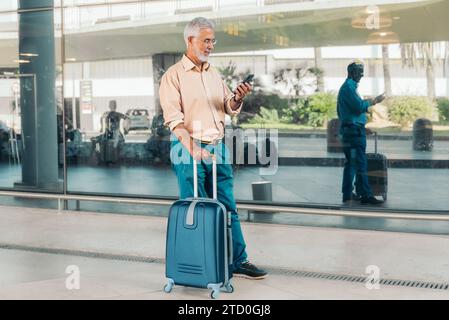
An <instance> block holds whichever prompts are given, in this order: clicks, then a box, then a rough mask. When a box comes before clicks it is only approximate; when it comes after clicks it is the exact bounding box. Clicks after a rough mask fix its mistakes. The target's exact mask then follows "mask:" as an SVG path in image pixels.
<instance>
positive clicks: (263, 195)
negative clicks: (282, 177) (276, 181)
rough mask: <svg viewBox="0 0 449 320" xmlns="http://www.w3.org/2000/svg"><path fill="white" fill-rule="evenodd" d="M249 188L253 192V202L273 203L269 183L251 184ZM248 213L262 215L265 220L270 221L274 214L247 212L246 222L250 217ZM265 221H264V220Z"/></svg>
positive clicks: (269, 212) (268, 212)
mask: <svg viewBox="0 0 449 320" xmlns="http://www.w3.org/2000/svg"><path fill="white" fill-rule="evenodd" d="M251 188H252V191H253V200H256V201H257V200H258V201H268V202H271V201H273V192H272V184H271V181H258V182H253V183H251ZM250 213H262V214H264V215H266V214H268V215H266V216H265V218H267V219H269V220H271V219H272V214H273V213H274V212H271V211H253V212H251V211H248V220H249V217H250ZM265 220H266V219H265Z"/></svg>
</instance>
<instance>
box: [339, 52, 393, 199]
mask: <svg viewBox="0 0 449 320" xmlns="http://www.w3.org/2000/svg"><path fill="white" fill-rule="evenodd" d="M363 69H364V68H363V63H362V62H361V61H358V60H357V61H355V62H352V63H351V64H349V65H348V78H347V79H346V81H345V82H344V83H343V85H342V86H341V88H340V91H339V92H338V100H337V113H338V118H339V119H340V123H341V127H340V135H341V138H342V143H343V151H344V153H345V157H346V161H345V166H344V170H343V185H342V193H343V203H349V202H350V201H352V200H360V203H361V204H380V203H382V201H381V200H378V199H376V198H375V197H374V196H373V193H372V191H371V187H370V185H369V183H368V176H367V170H368V164H367V159H366V131H367V130H366V129H365V124H366V121H367V117H366V113H367V112H371V110H372V106H374V105H375V104H377V103H380V102H382V100H384V99H385V96H384V95H379V96H377V97H376V98H374V99H366V100H363V99H362V98H361V97H360V95H359V93H358V92H357V87H358V84H359V82H360V79H362V77H363ZM354 176H355V177H356V179H355V187H356V194H355V193H353V188H354V187H353V182H354Z"/></svg>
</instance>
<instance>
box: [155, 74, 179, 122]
mask: <svg viewBox="0 0 449 320" xmlns="http://www.w3.org/2000/svg"><path fill="white" fill-rule="evenodd" d="M170 71H171V70H170V69H169V70H168V71H167V72H166V73H165V74H164V75H163V76H162V78H161V82H160V86H159V99H160V101H161V108H162V112H163V115H164V124H165V125H168V126H169V127H170V130H171V131H173V129H174V128H175V127H176V126H177V125H178V124H180V123H184V113H183V110H182V105H181V94H180V88H179V81H178V78H177V76H176V73H175V72H170Z"/></svg>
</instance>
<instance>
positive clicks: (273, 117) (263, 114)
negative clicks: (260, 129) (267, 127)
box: [248, 107, 280, 124]
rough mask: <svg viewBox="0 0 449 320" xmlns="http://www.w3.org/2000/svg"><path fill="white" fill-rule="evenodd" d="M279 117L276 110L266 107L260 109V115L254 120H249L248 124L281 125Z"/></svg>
mask: <svg viewBox="0 0 449 320" xmlns="http://www.w3.org/2000/svg"><path fill="white" fill-rule="evenodd" d="M279 122H280V119H279V115H278V111H277V110H276V109H268V108H265V107H261V108H260V112H259V114H257V115H256V116H255V117H254V118H253V119H251V120H249V121H248V123H251V124H268V123H271V124H275V123H279Z"/></svg>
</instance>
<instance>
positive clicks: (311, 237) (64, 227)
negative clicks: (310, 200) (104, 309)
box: [0, 206, 449, 299]
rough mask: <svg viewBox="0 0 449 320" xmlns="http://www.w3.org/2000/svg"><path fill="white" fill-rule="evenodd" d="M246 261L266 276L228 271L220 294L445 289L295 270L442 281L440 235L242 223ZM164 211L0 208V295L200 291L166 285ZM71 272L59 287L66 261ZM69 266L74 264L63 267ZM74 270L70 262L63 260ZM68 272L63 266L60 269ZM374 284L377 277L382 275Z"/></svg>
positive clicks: (195, 295) (190, 294) (371, 295)
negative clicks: (229, 288) (228, 287)
mask: <svg viewBox="0 0 449 320" xmlns="http://www.w3.org/2000/svg"><path fill="white" fill-rule="evenodd" d="M242 228H243V231H244V234H245V236H246V241H247V243H248V253H249V256H250V258H251V259H252V261H253V262H254V263H256V264H258V265H261V266H263V267H265V268H267V269H268V270H269V271H270V276H269V277H268V278H267V279H265V280H259V281H253V280H247V279H239V278H235V279H234V280H235V281H234V286H235V292H234V293H233V294H224V293H223V294H222V295H221V296H220V299H449V290H448V289H446V290H442V289H428V288H427V289H425V288H412V287H405V286H391V285H386V284H385V285H384V284H381V285H380V289H378V290H375V289H373V290H369V289H367V288H366V286H365V283H364V282H350V281H334V280H320V279H314V278H310V277H306V276H301V275H304V274H303V273H300V272H301V271H309V272H313V273H315V274H318V273H323V274H327V275H330V274H332V275H334V274H335V275H336V276H338V275H340V276H342V275H352V276H359V277H367V276H368V274H367V273H365V272H366V268H367V267H368V266H370V265H374V266H376V268H378V270H379V272H380V278H381V279H383V280H386V279H398V280H407V281H423V282H432V283H438V284H441V285H445V284H447V283H449V276H448V274H449V262H448V261H449V260H448V258H447V257H448V256H449V237H448V236H434V235H419V234H403V233H386V232H375V231H358V230H341V229H326V228H310V227H294V226H285V225H263V224H255V223H251V224H249V223H242ZM165 229H166V218H162V217H141V216H129V215H126V216H125V215H110V214H95V213H89V212H69V211H67V212H63V213H62V214H58V213H57V211H54V210H47V209H33V208H16V207H5V206H3V207H0V299H209V292H208V291H207V290H202V289H192V288H184V287H175V289H174V291H173V292H172V293H171V294H165V293H164V292H163V291H162V287H163V285H164V282H165V280H164V279H165V277H164V260H163V259H164V252H165ZM69 266H75V267H76V268H77V270H79V272H80V285H81V287H80V289H79V290H68V289H67V288H66V280H67V278H68V277H69V274H68V273H66V270H67V267H69ZM72 268H73V267H72ZM72 270H73V269H72ZM69 271H70V270H69ZM382 283H383V282H382Z"/></svg>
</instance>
